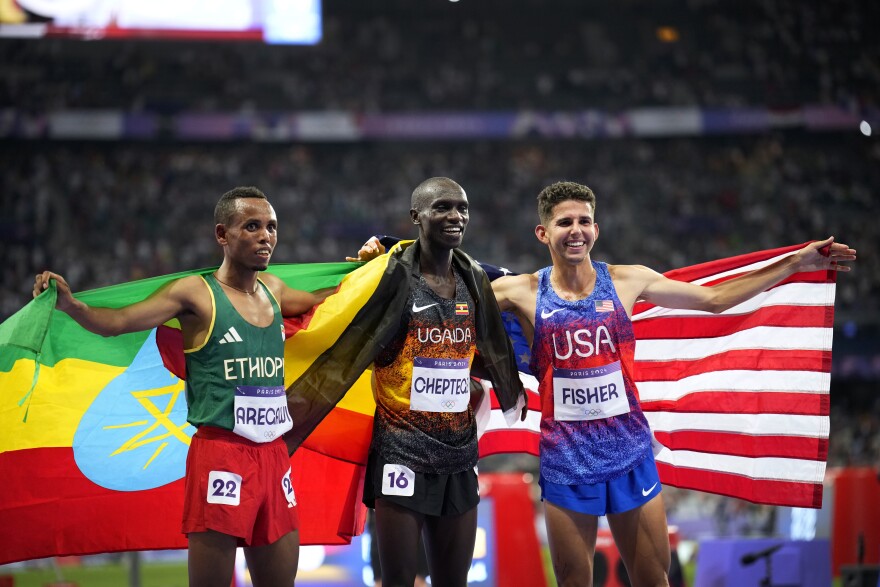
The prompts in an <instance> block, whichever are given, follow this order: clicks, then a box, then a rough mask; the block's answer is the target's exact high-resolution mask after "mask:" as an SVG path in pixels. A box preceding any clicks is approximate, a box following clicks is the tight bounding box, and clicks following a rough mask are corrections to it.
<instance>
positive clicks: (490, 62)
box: [0, 0, 880, 113]
mask: <svg viewBox="0 0 880 587" xmlns="http://www.w3.org/2000/svg"><path fill="white" fill-rule="evenodd" d="M553 8H554V9H553V10H549V9H548V8H547V7H546V5H545V3H543V2H540V1H538V0H519V1H517V2H516V4H515V6H511V5H510V4H509V2H505V0H481V1H480V2H459V3H456V4H450V3H449V2H445V1H440V0H437V1H434V2H419V3H412V2H406V1H405V0H394V1H387V2H381V3H377V2H345V1H344V0H325V2H324V10H323V11H324V37H323V39H322V41H321V43H320V44H319V45H316V46H313V47H301V48H296V49H295V50H290V48H289V47H284V46H281V47H279V46H264V45H260V44H250V43H244V44H242V43H226V44H221V45H216V44H205V43H173V44H168V43H161V42H146V43H145V42H134V41H112V42H111V43H112V47H113V51H112V52H111V53H109V54H108V51H106V50H105V47H101V46H99V45H100V44H95V43H82V42H79V41H70V40H62V39H47V40H43V41H40V42H39V43H34V42H32V41H30V40H24V41H21V40H9V39H3V40H0V51H2V53H3V55H4V61H5V63H4V75H3V76H2V81H0V108H5V107H14V108H27V109H35V110H54V109H62V108H122V109H125V110H134V111H139V110H148V111H156V112H163V113H170V112H177V111H180V110H197V111H213V110H239V109H257V110H353V111H358V112H372V111H396V110H450V109H451V110H520V109H545V110H553V109H562V110H565V109H575V110H581V109H587V108H596V109H603V110H609V111H612V112H614V111H618V110H620V109H622V108H629V107H643V106H658V105H664V106H701V107H733V106H768V107H770V108H782V109H784V108H787V107H791V106H797V105H800V104H806V103H818V104H835V105H843V106H845V107H848V108H853V109H862V108H868V107H877V105H878V87H880V83H878V82H880V70H878V68H877V66H876V64H877V63H878V62H880V43H878V41H877V36H876V35H874V34H873V30H872V29H871V26H872V25H871V23H872V22H878V20H880V14H878V11H880V9H878V6H877V4H876V3H872V2H869V1H867V0H847V1H845V2H834V3H815V2H814V3H803V2H797V0H777V1H774V2H762V1H760V0H743V1H741V2H736V3H730V2H724V1H723V0H690V1H688V2H676V1H674V0H661V1H652V2H648V1H645V0H626V1H623V2H613V3H608V2H601V1H597V0H593V1H587V2H583V1H578V0H563V1H561V2H555V3H554V4H553ZM621 23H626V24H625V26H621Z"/></svg>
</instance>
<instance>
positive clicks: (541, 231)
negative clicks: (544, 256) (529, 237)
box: [535, 224, 550, 245]
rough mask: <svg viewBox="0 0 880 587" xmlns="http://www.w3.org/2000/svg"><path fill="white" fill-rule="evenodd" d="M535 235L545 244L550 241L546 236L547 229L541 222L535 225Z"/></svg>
mask: <svg viewBox="0 0 880 587" xmlns="http://www.w3.org/2000/svg"><path fill="white" fill-rule="evenodd" d="M535 236H536V237H538V240H539V241H541V242H542V243H544V244H545V245H546V244H548V243H549V242H550V240H549V239H548V238H547V229H546V228H545V227H544V225H543V224H539V225H538V226H536V227H535Z"/></svg>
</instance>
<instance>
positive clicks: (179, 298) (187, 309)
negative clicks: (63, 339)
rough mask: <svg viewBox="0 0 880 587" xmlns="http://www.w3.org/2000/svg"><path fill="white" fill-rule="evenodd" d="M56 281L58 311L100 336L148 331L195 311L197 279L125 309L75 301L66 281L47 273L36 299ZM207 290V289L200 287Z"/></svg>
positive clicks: (182, 281) (38, 283) (36, 290)
mask: <svg viewBox="0 0 880 587" xmlns="http://www.w3.org/2000/svg"><path fill="white" fill-rule="evenodd" d="M50 279H54V280H55V281H56V287H57V291H58V298H57V300H56V302H55V307H56V308H58V309H59V310H61V311H63V312H65V313H67V314H68V315H69V316H70V317H71V318H73V319H74V320H76V322H78V323H79V325H80V326H82V327H83V328H85V329H86V330H88V331H90V332H94V333H95V334H100V335H101V336H116V335H118V334H125V333H127V332H137V331H139V330H149V329H151V328H155V327H156V326H159V325H160V324H164V323H165V322H167V321H168V320H171V319H172V318H175V317H181V316H182V315H183V314H186V313H192V312H194V311H195V305H196V301H195V300H196V296H197V290H196V288H198V287H200V284H199V283H197V280H198V278H197V277H186V278H183V279H178V280H176V281H172V282H170V283H167V284H165V285H164V286H162V287H160V288H159V289H158V290H156V291H155V292H154V293H153V294H152V295H150V297H148V298H147V299H145V300H143V301H141V302H137V303H134V304H131V305H129V306H125V307H122V308H94V307H91V306H89V305H87V304H85V303H84V302H82V301H80V300H77V299H76V298H74V297H73V294H72V293H71V291H70V286H69V285H68V283H67V281H66V280H65V279H64V278H63V277H61V276H60V275H58V274H57V273H52V272H51V271H44V272H43V273H40V274H38V275H37V276H36V279H35V280H34V292H33V293H34V297H37V296H38V295H40V294H41V293H42V292H43V291H45V290H46V288H48V287H49V280H50ZM201 287H204V286H201Z"/></svg>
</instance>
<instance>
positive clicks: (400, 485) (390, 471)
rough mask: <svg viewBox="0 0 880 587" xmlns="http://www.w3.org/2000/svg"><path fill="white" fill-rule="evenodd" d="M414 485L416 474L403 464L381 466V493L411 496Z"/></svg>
mask: <svg viewBox="0 0 880 587" xmlns="http://www.w3.org/2000/svg"><path fill="white" fill-rule="evenodd" d="M415 487H416V474H415V473H413V471H412V469H410V468H409V467H407V466H405V465H390V464H386V465H385V466H384V467H382V495H402V496H404V497H412V495H413V492H414V491H415Z"/></svg>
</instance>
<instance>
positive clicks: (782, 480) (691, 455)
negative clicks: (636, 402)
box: [478, 245, 835, 508]
mask: <svg viewBox="0 0 880 587" xmlns="http://www.w3.org/2000/svg"><path fill="white" fill-rule="evenodd" d="M803 246H804V245H796V246H791V247H785V248H781V249H773V250H768V251H760V252H757V253H751V254H748V255H741V256H738V257H731V258H728V259H721V260H718V261H712V262H709V263H703V264H701V265H694V266H691V267H685V268H683V269H677V270H673V271H670V272H668V273H666V276H667V277H669V278H671V279H677V280H680V281H688V282H691V283H697V284H701V285H712V284H715V283H719V282H721V281H724V280H727V279H730V278H733V277H736V276H737V275H741V274H743V273H747V272H749V271H753V270H755V269H759V268H761V267H763V266H765V265H768V264H770V263H773V262H774V261H776V260H778V259H780V258H782V257H785V256H787V255H791V254H792V253H794V252H795V251H797V250H799V249H800V248H802V247H803ZM484 267H486V269H487V271H488V272H489V273H490V277H492V276H493V275H494V274H495V273H496V272H497V271H498V269H497V268H492V267H488V266H484ZM502 271H504V270H502ZM500 274H501V273H497V275H500ZM834 280H835V272H833V271H820V272H812V273H798V274H796V275H793V276H792V277H790V278H788V279H786V280H785V281H783V282H782V283H780V284H778V285H776V286H775V287H772V288H770V289H768V290H767V291H765V292H763V293H761V294H759V295H757V296H755V297H754V298H752V299H751V300H748V301H746V302H744V303H742V304H740V305H738V306H736V307H734V308H731V309H729V310H727V311H725V312H724V313H722V314H717V315H715V314H709V313H706V312H697V311H685V310H669V309H666V308H660V307H655V306H651V305H648V304H643V303H640V304H637V305H636V307H635V308H634V310H633V328H634V330H635V334H636V339H637V343H636V351H635V360H636V375H635V376H636V381H637V385H638V388H639V396H640V400H641V403H642V409H643V410H644V412H645V415H646V417H647V418H648V422H649V423H650V425H651V429H652V430H653V433H654V437H655V443H654V444H655V449H654V452H655V458H656V460H657V467H658V469H659V472H660V479H661V481H662V482H663V483H664V484H667V485H672V486H676V487H682V488H687V489H695V490H700V491H707V492H710V493H716V494H721V495H727V496H731V497H737V498H740V499H745V500H748V501H752V502H755V503H765V504H776V505H787V506H796V507H813V508H818V507H821V505H822V482H823V479H824V476H825V466H826V459H827V456H828V431H829V406H830V400H829V387H830V372H831V342H832V326H833V322H834V295H835V281H834ZM597 306H598V302H597ZM508 326H509V328H508V330H509V333H510V334H511V339H512V340H513V341H514V348H515V350H516V352H517V356H518V358H519V359H520V376H521V378H522V380H523V383H524V384H525V386H526V388H527V390H528V396H529V398H528V404H529V413H528V416H527V419H526V421H525V422H517V423H516V424H515V425H514V426H513V427H511V428H508V427H507V425H506V423H505V421H504V417H503V415H502V414H501V412H500V410H499V409H498V405H497V403H496V402H495V401H494V398H492V402H491V410H490V409H489V406H486V407H485V409H483V410H481V413H480V414H479V415H478V420H479V422H480V427H481V429H484V430H485V432H484V433H483V435H482V437H481V439H480V454H481V456H487V455H490V454H496V453H503V452H517V451H524V452H529V453H532V454H535V455H537V454H538V431H539V425H540V402H539V400H538V395H537V380H536V379H535V377H534V376H532V375H531V373H529V371H528V350H529V349H528V346H527V344H526V343H525V339H524V338H523V337H522V333H521V332H518V330H519V329H518V325H517V324H516V322H515V320H512V319H510V320H508ZM487 385H490V384H487Z"/></svg>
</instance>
